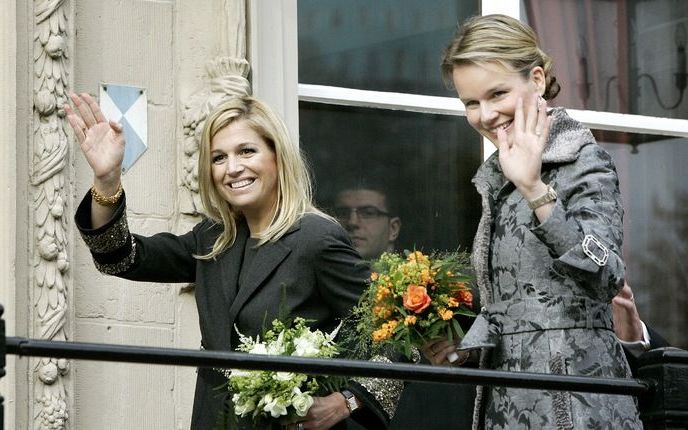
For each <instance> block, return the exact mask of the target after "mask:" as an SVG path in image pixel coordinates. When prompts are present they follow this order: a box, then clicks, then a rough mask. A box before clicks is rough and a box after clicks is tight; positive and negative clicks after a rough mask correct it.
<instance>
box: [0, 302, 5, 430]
mask: <svg viewBox="0 0 688 430" xmlns="http://www.w3.org/2000/svg"><path fill="white" fill-rule="evenodd" d="M4 312H5V308H3V307H2V305H0V378H2V377H3V376H5V319H4V318H3V317H2V314H3V313H4ZM4 403H5V399H4V398H3V397H2V395H1V394H0V430H3V429H4V428H5V404H4Z"/></svg>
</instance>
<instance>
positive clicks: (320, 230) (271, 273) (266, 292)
mask: <svg viewBox="0 0 688 430" xmlns="http://www.w3.org/2000/svg"><path fill="white" fill-rule="evenodd" d="M90 204H91V199H90V196H88V195H87V196H86V198H85V199H84V200H83V201H82V203H81V204H80V205H79V208H78V209H77V214H76V217H75V218H76V224H77V226H78V227H79V230H80V231H81V233H82V237H83V238H84V240H85V241H86V243H87V245H89V248H90V249H91V252H92V255H93V257H94V260H95V263H96V266H97V267H98V269H99V270H100V271H102V272H104V273H107V274H112V275H116V276H119V277H122V278H126V279H131V280H137V281H149V282H187V283H191V282H192V283H195V285H196V289H195V296H196V303H197V306H198V315H199V320H200V329H201V344H202V346H203V348H205V349H207V350H222V351H230V350H233V348H234V347H236V346H237V344H238V335H237V333H236V331H235V330H234V326H235V325H236V327H237V328H238V329H239V330H240V331H241V333H242V334H244V335H247V336H256V335H257V334H260V333H261V331H262V329H263V328H264V327H265V326H269V325H270V324H271V322H272V320H273V319H275V318H288V317H295V316H301V317H304V318H306V319H307V320H311V321H313V322H312V323H311V327H312V328H314V329H321V330H325V331H330V330H332V329H333V328H334V327H336V325H337V324H338V322H339V319H341V318H342V317H344V316H346V315H348V313H349V311H350V309H351V308H352V307H353V306H354V305H355V304H356V303H357V301H358V298H359V296H360V294H361V293H362V292H363V290H364V288H365V287H366V280H367V278H368V276H369V269H368V267H367V265H365V264H364V263H362V261H361V259H360V257H359V255H358V253H357V252H356V251H355V250H354V249H353V247H352V246H351V242H350V240H349V238H348V235H347V233H346V232H345V231H344V229H343V228H342V227H341V226H340V225H338V224H337V223H335V222H333V221H331V220H329V219H326V218H324V217H321V216H318V215H315V214H308V215H305V216H304V217H303V218H302V219H301V220H300V221H298V222H297V223H295V225H294V226H293V227H292V228H291V229H290V230H289V231H288V232H287V233H286V234H285V235H284V236H283V237H282V238H280V239H279V240H278V241H276V242H269V243H267V244H265V245H262V246H261V247H259V248H258V250H257V252H256V254H255V257H254V258H253V260H252V263H251V267H250V270H249V272H247V274H246V275H245V279H244V283H243V285H242V287H241V288H239V285H238V279H239V273H240V268H241V265H242V259H243V254H244V247H245V244H246V241H247V239H248V237H249V230H248V226H247V225H246V223H245V222H244V221H241V222H239V223H238V226H237V227H238V228H237V237H236V241H235V243H234V244H233V245H232V247H230V248H229V249H228V250H227V251H225V252H224V253H222V254H221V255H220V256H219V257H217V258H216V259H215V260H199V259H196V258H194V255H204V254H207V253H208V252H209V251H210V249H211V248H212V245H213V243H214V242H215V239H216V238H217V236H218V235H219V234H220V232H221V227H220V226H218V225H217V224H215V223H214V222H212V221H210V220H204V221H202V222H200V223H199V224H197V225H196V226H195V227H194V228H193V229H192V230H191V231H190V232H188V233H186V234H183V235H179V236H177V235H174V234H170V233H159V234H156V235H154V236H151V237H143V236H139V235H132V234H130V233H129V231H128V227H127V226H126V215H125V203H124V199H123V201H122V203H121V205H120V206H119V207H118V209H117V212H116V214H115V216H114V217H113V220H111V221H110V222H109V223H108V224H106V225H105V226H103V227H101V228H99V229H95V230H94V229H89V226H90ZM113 235H120V236H122V237H121V238H119V240H113V239H112V238H113V237H114V236H113ZM132 239H133V240H132ZM108 242H109V243H111V244H108ZM225 384H226V379H225V377H224V376H222V375H221V374H220V373H218V372H217V371H215V370H212V369H203V368H202V369H199V370H198V377H197V380H196V393H195V397H194V407H193V418H192V424H191V428H192V429H196V430H206V429H213V428H217V423H218V419H219V418H220V417H222V416H223V415H227V414H228V411H227V410H226V407H225V404H226V399H227V394H226V390H224V389H218V387H223V386H224V385H225ZM367 409H368V410H369V415H370V416H368V417H366V419H373V420H375V419H378V418H381V417H383V416H382V415H380V412H379V411H378V410H376V409H375V408H374V407H369V408H367ZM229 414H230V415H231V412H230V413H229ZM383 421H384V419H383Z"/></svg>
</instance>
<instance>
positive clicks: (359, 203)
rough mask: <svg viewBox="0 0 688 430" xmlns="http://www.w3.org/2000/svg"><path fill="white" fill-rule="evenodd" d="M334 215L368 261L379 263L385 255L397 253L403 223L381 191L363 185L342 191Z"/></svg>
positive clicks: (357, 249)
mask: <svg viewBox="0 0 688 430" xmlns="http://www.w3.org/2000/svg"><path fill="white" fill-rule="evenodd" d="M334 215H335V217H336V218H337V219H338V220H339V222H340V223H341V224H342V226H343V227H344V228H345V229H346V231H347V232H349V235H350V237H351V241H352V242H353V245H354V248H356V251H358V252H359V254H361V257H363V258H364V259H366V260H372V259H376V258H378V257H379V256H380V255H381V254H382V253H383V252H385V251H394V242H395V241H396V240H397V238H398V237H399V230H400V229H401V219H399V217H398V216H397V212H396V208H394V207H393V205H392V204H391V202H389V201H388V198H387V193H386V192H385V191H383V190H382V189H381V188H375V187H372V186H368V185H364V184H361V185H359V186H357V187H349V188H346V189H344V190H342V191H340V192H339V193H338V194H337V197H336V198H335V203H334Z"/></svg>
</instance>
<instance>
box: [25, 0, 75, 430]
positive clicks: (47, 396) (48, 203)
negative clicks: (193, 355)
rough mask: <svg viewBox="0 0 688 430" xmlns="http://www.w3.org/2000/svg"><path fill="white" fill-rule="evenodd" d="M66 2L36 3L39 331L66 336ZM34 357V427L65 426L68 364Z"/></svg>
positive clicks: (35, 284) (42, 335) (34, 175)
mask: <svg viewBox="0 0 688 430" xmlns="http://www.w3.org/2000/svg"><path fill="white" fill-rule="evenodd" d="M65 4H66V1H64V0H37V1H36V2H35V4H34V25H35V27H34V46H33V53H34V69H33V70H34V75H33V78H34V79H33V82H34V87H33V95H34V100H33V117H34V119H33V127H34V128H33V158H32V160H31V177H30V183H31V186H32V187H33V189H32V194H33V202H32V209H33V217H32V219H33V221H34V224H33V236H34V246H33V276H32V291H31V301H32V303H33V306H34V312H33V315H32V320H33V327H32V333H31V335H32V337H34V338H38V339H45V340H61V341H64V340H67V334H66V332H65V323H66V318H67V309H68V307H67V286H68V280H67V274H68V271H69V256H68V254H67V252H68V242H67V218H66V216H65V204H66V201H67V192H66V190H65V173H64V168H65V166H66V165H67V151H68V145H69V141H68V139H67V135H66V133H65V130H64V126H65V118H64V110H63V106H64V104H65V103H66V101H67V95H66V94H67V85H68V82H67V75H68V72H67V60H68V56H67V37H68V35H67V22H68V17H67V12H68V8H67V6H66V5H65ZM32 363H33V405H32V410H33V428H34V429H39V430H47V429H65V428H66V426H67V424H66V423H67V420H68V418H69V414H68V410H67V405H68V402H67V392H66V385H65V382H66V379H67V378H68V376H69V375H68V373H69V362H68V361H67V360H65V359H57V358H41V359H35V360H33V361H32Z"/></svg>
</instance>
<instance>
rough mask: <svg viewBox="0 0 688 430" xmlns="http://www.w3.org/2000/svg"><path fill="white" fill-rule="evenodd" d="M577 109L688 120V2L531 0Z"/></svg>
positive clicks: (567, 98)
mask: <svg viewBox="0 0 688 430" xmlns="http://www.w3.org/2000/svg"><path fill="white" fill-rule="evenodd" d="M523 4H524V6H525V10H526V16H525V17H523V18H522V19H523V21H526V22H528V23H529V24H530V25H531V26H532V27H533V28H534V29H535V31H536V32H537V33H538V35H539V37H540V42H541V44H542V46H543V49H544V50H545V51H546V52H548V53H549V54H550V55H551V56H552V57H553V58H554V67H555V75H556V77H557V80H558V81H559V83H560V85H561V86H562V91H561V93H560V95H559V96H558V97H557V98H556V99H555V102H556V103H557V104H559V105H561V106H566V107H568V108H575V109H588V110H596V111H609V112H618V113H632V114H639V115H651V116H660V117H669V118H688V96H685V94H684V93H685V90H686V84H687V81H688V75H687V74H686V67H687V64H686V61H687V60H686V49H687V48H688V46H687V35H686V33H687V32H688V2H685V1H681V0H557V1H539V0H524V1H523Z"/></svg>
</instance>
